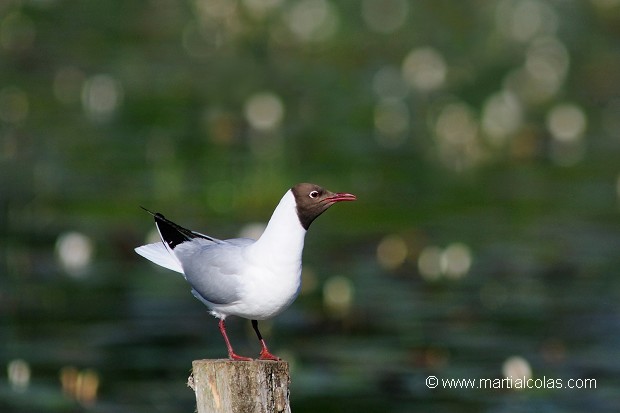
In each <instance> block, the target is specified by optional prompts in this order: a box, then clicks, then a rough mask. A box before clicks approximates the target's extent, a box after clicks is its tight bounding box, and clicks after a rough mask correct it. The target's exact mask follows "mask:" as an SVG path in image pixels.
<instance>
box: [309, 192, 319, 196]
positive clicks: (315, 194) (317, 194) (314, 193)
mask: <svg viewBox="0 0 620 413" xmlns="http://www.w3.org/2000/svg"><path fill="white" fill-rule="evenodd" d="M309 196H310V198H316V197H318V196H319V191H312V192H310V194H309Z"/></svg>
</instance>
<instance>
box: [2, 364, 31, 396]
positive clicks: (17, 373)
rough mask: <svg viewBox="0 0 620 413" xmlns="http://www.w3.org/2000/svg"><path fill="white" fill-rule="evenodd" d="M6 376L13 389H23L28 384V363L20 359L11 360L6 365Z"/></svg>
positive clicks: (29, 372) (29, 373)
mask: <svg viewBox="0 0 620 413" xmlns="http://www.w3.org/2000/svg"><path fill="white" fill-rule="evenodd" d="M6 370H7V376H8V379H9V383H10V385H11V388H12V389H13V390H14V391H19V392H21V391H24V390H26V389H27V388H28V385H29V384H30V375H31V371H30V365H29V364H28V362H26V361H25V360H22V359H15V360H11V361H10V362H9V363H8V365H7V368H6Z"/></svg>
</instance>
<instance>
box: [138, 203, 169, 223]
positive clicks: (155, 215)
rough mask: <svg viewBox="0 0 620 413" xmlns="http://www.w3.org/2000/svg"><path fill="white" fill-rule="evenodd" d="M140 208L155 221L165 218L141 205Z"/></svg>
mask: <svg viewBox="0 0 620 413" xmlns="http://www.w3.org/2000/svg"><path fill="white" fill-rule="evenodd" d="M140 208H142V209H143V210H145V211H146V212H148V213H149V214H151V215H153V217H155V220H157V219H158V218H160V219H166V217H165V216H164V215H163V214H161V213H159V212H153V211H151V210H149V209H147V208H145V207H143V206H142V205H140Z"/></svg>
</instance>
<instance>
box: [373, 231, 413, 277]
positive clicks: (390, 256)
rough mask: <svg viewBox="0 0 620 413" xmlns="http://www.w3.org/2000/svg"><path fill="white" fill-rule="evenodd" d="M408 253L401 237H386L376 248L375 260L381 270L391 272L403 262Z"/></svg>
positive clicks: (393, 235) (394, 235)
mask: <svg viewBox="0 0 620 413" xmlns="http://www.w3.org/2000/svg"><path fill="white" fill-rule="evenodd" d="M408 252H409V251H408V248H407V244H406V243H405V240H403V239H402V237H400V236H399V235H396V234H392V235H387V236H386V237H384V238H383V239H382V240H381V241H380V242H379V245H378V246H377V260H378V261H379V264H380V265H381V266H382V267H383V268H385V269H388V270H393V269H396V268H398V267H400V266H401V265H402V264H403V263H404V262H405V259H406V258H407V254H408Z"/></svg>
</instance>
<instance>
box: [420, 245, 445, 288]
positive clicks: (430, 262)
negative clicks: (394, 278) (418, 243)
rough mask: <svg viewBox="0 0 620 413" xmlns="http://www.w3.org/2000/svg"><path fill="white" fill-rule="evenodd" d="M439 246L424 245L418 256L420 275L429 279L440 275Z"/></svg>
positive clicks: (440, 253)
mask: <svg viewBox="0 0 620 413" xmlns="http://www.w3.org/2000/svg"><path fill="white" fill-rule="evenodd" d="M441 255H442V251H441V248H439V247H437V246H428V247H425V248H424V249H423V250H422V252H421V253H420V256H419V257H418V270H419V271H420V275H421V276H422V277H423V278H425V279H427V280H430V281H434V280H437V279H439V278H440V277H441Z"/></svg>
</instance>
